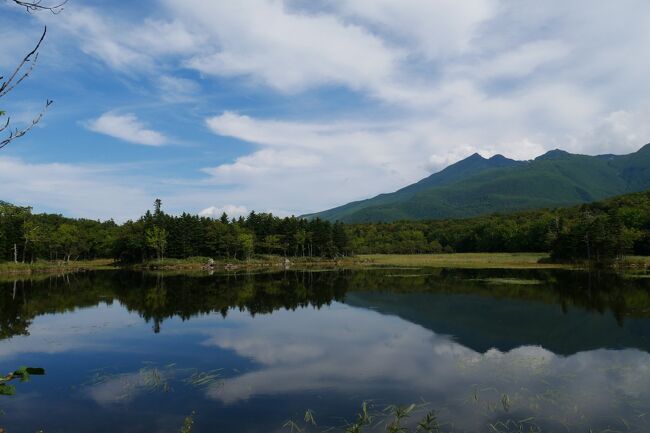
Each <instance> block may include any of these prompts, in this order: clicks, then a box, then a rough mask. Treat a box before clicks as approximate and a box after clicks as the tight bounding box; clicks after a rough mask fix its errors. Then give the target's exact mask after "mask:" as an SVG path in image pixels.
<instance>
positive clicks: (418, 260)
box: [0, 253, 650, 277]
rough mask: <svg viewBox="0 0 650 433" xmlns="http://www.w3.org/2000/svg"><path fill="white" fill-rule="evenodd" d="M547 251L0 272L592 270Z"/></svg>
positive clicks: (14, 267) (6, 270)
mask: <svg viewBox="0 0 650 433" xmlns="http://www.w3.org/2000/svg"><path fill="white" fill-rule="evenodd" d="M545 259H548V254H545V253H451V254H366V255H358V256H351V257H341V258H336V259H324V258H308V257H292V258H285V257H283V256H263V257H257V258H253V259H249V260H246V261H243V260H241V261H240V260H211V259H209V258H207V257H192V258H188V259H164V260H162V261H157V260H154V261H149V262H146V263H138V264H120V263H117V262H114V261H113V260H111V259H98V260H91V261H76V262H62V261H58V262H43V261H40V262H35V263H32V264H29V263H24V264H23V263H11V262H9V263H0V276H1V277H24V276H36V275H39V276H44V275H56V274H67V273H74V272H82V271H93V270H120V269H124V270H137V271H206V272H224V271H225V272H236V271H250V270H289V269H291V270H301V269H314V268H324V269H333V268H348V269H355V268H358V269H361V268H382V267H406V268H456V269H560V270H562V269H563V270H587V267H586V266H585V265H584V264H580V263H574V264H567V263H548V262H546V261H545ZM649 267H650V257H630V258H628V259H627V260H626V265H625V266H619V267H616V268H613V269H611V270H612V271H614V272H623V271H626V272H629V271H632V272H634V271H636V272H642V273H645V272H647V271H648V268H649Z"/></svg>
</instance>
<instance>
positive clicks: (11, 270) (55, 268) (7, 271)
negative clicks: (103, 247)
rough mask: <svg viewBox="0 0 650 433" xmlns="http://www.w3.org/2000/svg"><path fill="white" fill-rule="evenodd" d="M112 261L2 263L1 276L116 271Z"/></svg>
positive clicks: (0, 264) (0, 266)
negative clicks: (102, 270)
mask: <svg viewBox="0 0 650 433" xmlns="http://www.w3.org/2000/svg"><path fill="white" fill-rule="evenodd" d="M114 268H115V266H114V264H113V260H112V259H97V260H82V261H72V262H64V261H53V262H50V261H38V262H34V263H13V262H5V263H0V275H30V274H39V273H64V272H76V271H82V270H91V269H96V270H99V269H114Z"/></svg>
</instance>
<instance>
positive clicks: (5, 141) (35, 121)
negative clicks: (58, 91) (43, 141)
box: [0, 99, 54, 149]
mask: <svg viewBox="0 0 650 433" xmlns="http://www.w3.org/2000/svg"><path fill="white" fill-rule="evenodd" d="M53 103H54V101H51V100H49V99H48V100H47V102H46V103H45V107H43V110H41V112H40V113H38V116H36V117H34V118H33V119H32V123H31V124H30V125H29V126H27V127H26V128H23V129H15V130H13V131H11V133H10V134H9V136H8V137H7V138H4V139H2V140H0V149H2V148H3V147H5V146H6V145H8V144H9V143H11V142H12V141H14V140H15V139H17V138H20V137H22V136H23V135H25V134H27V133H28V132H29V131H31V130H32V129H33V128H34V127H35V126H36V125H37V124H38V122H40V121H41V119H42V118H43V116H44V115H45V112H46V111H47V109H48V108H50V105H52V104H53ZM8 126H9V119H7V122H5V126H3V127H2V129H0V131H3V130H4V129H5V128H7V127H8Z"/></svg>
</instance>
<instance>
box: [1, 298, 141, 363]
mask: <svg viewBox="0 0 650 433" xmlns="http://www.w3.org/2000/svg"><path fill="white" fill-rule="evenodd" d="M138 323H141V320H140V319H138V318H137V316H134V315H133V314H130V313H129V312H128V311H126V310H125V309H124V308H122V307H120V306H119V305H105V304H101V305H99V306H96V307H91V308H84V309H79V310H76V311H75V312H74V314H56V315H43V316H38V317H36V319H34V322H33V323H32V324H31V325H30V327H29V334H30V335H28V336H15V337H12V338H10V339H8V340H4V341H1V342H0V343H1V344H0V361H5V360H10V359H11V358H14V357H17V356H19V355H22V354H26V353H47V354H52V353H64V352H68V351H71V350H78V349H85V350H88V349H100V348H102V347H106V345H110V344H111V343H110V341H106V340H101V338H98V337H100V336H102V335H108V334H110V333H113V332H115V331H116V330H119V329H124V328H127V327H129V326H132V325H133V324H138Z"/></svg>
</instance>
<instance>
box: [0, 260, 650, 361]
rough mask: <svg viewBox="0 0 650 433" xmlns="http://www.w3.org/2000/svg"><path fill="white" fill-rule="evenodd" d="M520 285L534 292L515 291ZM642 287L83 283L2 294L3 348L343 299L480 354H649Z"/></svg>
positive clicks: (472, 273) (564, 280)
mask: <svg viewBox="0 0 650 433" xmlns="http://www.w3.org/2000/svg"><path fill="white" fill-rule="evenodd" d="M517 278H520V279H521V278H523V279H526V280H528V282H531V281H530V280H535V281H534V282H537V283H538V284H511V283H512V282H513V281H514V282H517V281H516V280H515V279H517ZM519 282H521V281H519ZM523 282H526V281H523ZM647 285H648V284H647V283H646V282H645V281H644V280H624V279H619V278H617V277H615V276H611V275H610V276H607V275H605V276H600V277H594V276H589V275H587V274H581V273H577V272H549V271H500V270H489V271H477V270H390V269H383V270H372V271H333V272H297V271H296V272H285V273H275V274H273V273H269V274H258V275H219V276H191V277H190V276H165V277H164V278H163V277H161V276H156V275H152V274H141V273H136V272H100V273H86V274H79V275H74V276H72V277H70V278H69V279H67V278H66V279H65V280H64V279H60V278H59V279H57V278H52V279H46V280H42V281H33V282H29V281H27V282H19V283H18V284H17V285H16V288H15V290H14V285H13V284H0V338H9V337H11V336H13V335H20V334H26V333H28V331H29V327H30V324H31V321H32V320H33V319H34V318H35V317H37V316H40V315H44V314H51V313H56V312H65V311H71V310H74V309H76V308H79V307H87V306H93V305H97V304H99V303H107V304H110V303H112V302H114V301H117V302H119V303H121V304H122V305H124V306H125V307H126V308H127V309H128V310H129V311H134V312H137V313H138V314H139V315H140V316H141V317H142V318H143V319H145V320H146V321H147V322H151V323H152V327H153V329H154V331H155V332H160V331H161V329H164V326H163V324H164V321H165V320H167V319H170V318H173V317H180V318H182V319H183V320H189V319H191V318H192V317H195V316H200V315H205V314H210V313H215V312H217V313H220V314H222V315H224V316H225V315H227V314H228V312H229V311H231V310H240V311H246V312H248V313H250V314H251V315H257V314H268V313H271V312H273V311H277V310H281V309H288V310H295V309H298V308H303V307H316V308H320V307H322V306H326V305H329V304H331V303H332V302H333V301H342V300H344V299H345V301H346V302H347V303H348V304H350V305H353V306H358V307H363V308H373V309H376V310H377V311H379V312H382V313H386V314H392V315H397V316H399V317H401V318H403V319H405V320H408V321H410V322H413V323H416V324H419V325H421V326H423V327H425V328H428V329H430V330H432V331H434V332H435V333H438V334H449V335H452V336H454V337H455V338H456V339H457V340H458V341H459V342H460V343H462V344H463V345H465V346H467V347H469V348H471V349H473V350H476V351H479V352H485V351H486V350H487V349H489V348H491V347H497V348H499V349H501V350H509V349H511V348H514V347H517V346H519V345H542V346H544V347H545V348H547V349H549V350H552V351H554V352H556V353H562V354H569V353H575V352H577V351H581V350H586V349H592V348H599V347H635V348H641V349H644V350H649V349H650V341H649V338H650V337H649V336H650V321H648V320H646V319H644V318H645V317H647V316H648V315H650V290H648V288H647ZM346 293H347V295H346Z"/></svg>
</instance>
